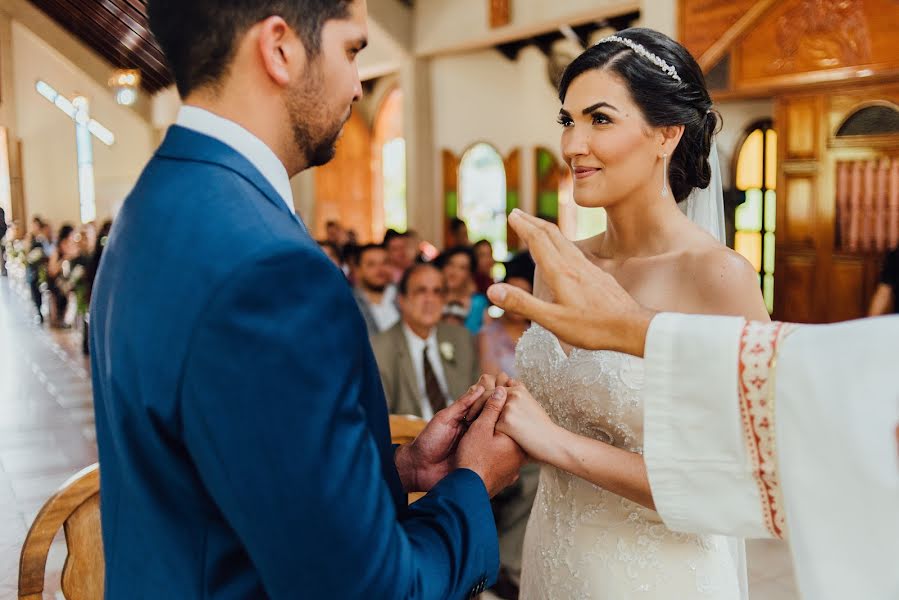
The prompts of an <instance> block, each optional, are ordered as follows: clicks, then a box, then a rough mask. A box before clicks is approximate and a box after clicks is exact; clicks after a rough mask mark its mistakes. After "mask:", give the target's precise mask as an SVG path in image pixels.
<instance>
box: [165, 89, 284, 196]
mask: <svg viewBox="0 0 899 600" xmlns="http://www.w3.org/2000/svg"><path fill="white" fill-rule="evenodd" d="M175 124H176V125H178V126H180V127H185V128H187V129H191V130H193V131H196V132H197V133H202V134H203V135H208V136H209V137H211V138H214V139H216V140H218V141H220V142H222V143H223V144H226V145H228V146H230V147H231V148H233V149H234V150H236V151H237V152H239V153H240V154H241V155H243V157H244V158H246V159H247V160H248V161H250V164H252V165H253V166H254V167H256V169H257V170H258V171H259V172H260V173H262V176H263V177H265V179H266V180H267V181H268V182H269V183H270V184H271V186H272V187H273V188H274V189H275V191H276V192H278V195H279V196H281V199H282V200H284V203H285V204H286V205H287V208H289V209H290V212H296V210H295V208H294V204H293V192H292V191H291V189H290V178H289V177H288V176H287V169H285V168H284V164H283V163H282V162H281V160H280V159H279V158H278V157H277V156H276V155H275V153H274V152H272V149H271V148H269V147H268V146H267V145H266V144H265V142H263V141H262V140H260V139H259V138H258V137H256V136H255V135H253V134H252V133H250V132H249V131H247V130H246V129H244V128H243V127H241V126H240V125H238V124H237V123H235V122H234V121H231V120H229V119H226V118H224V117H220V116H218V115H216V114H213V113H211V112H209V111H208V110H205V109H202V108H198V107H196V106H189V105H184V106H182V107H181V109H180V110H179V111H178V120H177V121H176V122H175Z"/></svg>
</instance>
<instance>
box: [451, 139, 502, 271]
mask: <svg viewBox="0 0 899 600" xmlns="http://www.w3.org/2000/svg"><path fill="white" fill-rule="evenodd" d="M458 214H459V217H460V218H461V219H462V220H464V221H465V224H466V225H467V226H468V238H469V239H470V240H471V241H472V242H476V241H478V240H482V239H486V240H489V241H490V243H491V244H492V245H493V256H494V257H495V258H496V259H497V260H505V259H506V254H507V245H506V170H505V166H504V164H503V158H502V156H500V154H499V152H497V151H496V149H495V148H494V147H493V146H491V145H490V144H486V143H483V142H482V143H479V144H475V145H474V146H472V147H471V148H469V149H468V150H467V151H466V152H465V154H463V155H462V160H461V162H460V163H459V210H458Z"/></svg>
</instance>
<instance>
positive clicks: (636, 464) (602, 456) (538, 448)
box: [496, 382, 655, 510]
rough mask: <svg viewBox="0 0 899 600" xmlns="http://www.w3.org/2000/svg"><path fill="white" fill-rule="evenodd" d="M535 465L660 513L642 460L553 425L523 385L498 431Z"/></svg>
mask: <svg viewBox="0 0 899 600" xmlns="http://www.w3.org/2000/svg"><path fill="white" fill-rule="evenodd" d="M496 429H497V431H500V432H502V433H505V434H506V435H508V436H509V437H511V438H512V439H514V440H515V441H516V442H517V443H518V445H520V446H521V447H522V448H523V449H524V451H525V452H527V454H528V456H530V457H531V458H532V459H533V460H537V461H539V462H542V463H546V464H550V465H552V466H554V467H556V468H558V469H561V470H563V471H566V472H568V473H571V474H572V475H575V476H576V477H580V478H581V479H584V480H586V481H589V482H590V483H593V484H595V485H598V486H600V487H601V488H603V489H605V490H608V491H610V492H612V493H613V494H617V495H619V496H622V497H624V498H627V499H628V500H632V501H633V502H636V503H637V504H640V505H642V506H645V507H647V508H651V509H653V510H654V509H655V504H654V503H653V499H652V492H651V490H650V489H649V479H648V477H647V474H646V465H645V463H644V462H643V457H642V456H641V455H640V454H636V453H634V452H629V451H627V450H623V449H621V448H616V447H615V446H612V445H610V444H606V443H605V442H601V441H599V440H595V439H592V438H587V437H584V436H581V435H578V434H576V433H572V432H570V431H568V430H567V429H565V428H563V427H560V426H558V425H556V424H555V423H553V421H552V419H550V418H549V415H547V414H546V411H544V410H543V407H542V406H540V404H539V403H538V402H537V401H536V400H535V399H534V398H533V396H531V394H530V392H528V391H527V389H526V388H525V387H524V386H523V385H521V384H520V383H518V382H512V383H511V385H510V388H509V394H508V397H507V400H506V405H505V407H504V408H503V414H502V416H501V417H500V419H499V422H498V423H497V425H496Z"/></svg>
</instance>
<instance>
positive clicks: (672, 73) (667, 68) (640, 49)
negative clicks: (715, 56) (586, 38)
mask: <svg viewBox="0 0 899 600" xmlns="http://www.w3.org/2000/svg"><path fill="white" fill-rule="evenodd" d="M606 42H618V43H619V44H624V45H625V46H627V47H628V48H630V49H631V50H633V51H634V52H636V53H637V54H639V55H640V56H642V57H643V58H645V59H647V60H649V61H650V62H652V64H654V65H656V66H657V67H659V68H660V69H662V71H663V72H664V73H665V74H666V75H668V76H669V77H671V78H672V79H674V80H676V81H680V80H681V78H680V75H678V74H677V69H675V68H674V67H672V66H671V65H669V64H668V63H666V62H665V61H664V60H662V59H661V58H659V57H658V56H656V55H655V54H653V53H652V52H650V51H649V50H647V49H646V48H645V47H644V46H643V45H642V44H638V43H637V42H635V41H634V40H629V39H627V38H623V37H620V36H617V35H610V36H609V37H606V38H603V39H601V40H599V41H598V42H596V45H597V46H598V45H600V44H605V43H606Z"/></svg>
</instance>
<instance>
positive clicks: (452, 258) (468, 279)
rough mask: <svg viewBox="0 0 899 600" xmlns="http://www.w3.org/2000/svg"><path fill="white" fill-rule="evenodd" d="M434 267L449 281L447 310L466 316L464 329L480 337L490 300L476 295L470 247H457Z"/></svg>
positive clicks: (443, 255)
mask: <svg viewBox="0 0 899 600" xmlns="http://www.w3.org/2000/svg"><path fill="white" fill-rule="evenodd" d="M435 264H436V265H437V267H438V268H439V269H440V270H442V271H443V275H444V277H446V287H447V296H446V303H447V306H454V307H456V309H457V310H458V311H459V312H460V313H462V314H464V318H463V325H465V327H466V328H467V329H468V330H469V331H470V332H471V333H472V334H477V333H478V332H479V331H480V330H481V326H482V325H483V324H484V313H485V312H486V311H487V307H488V306H490V302H489V301H488V300H487V296H485V295H484V294H481V293H480V292H478V291H477V286H476V285H475V283H474V274H475V260H474V252H473V251H472V249H471V248H469V247H468V246H456V247H454V248H450V249H449V250H446V251H444V252H443V254H441V255H440V256H438V257H437V260H436V261H435ZM458 316H462V315H461V314H460V315H458Z"/></svg>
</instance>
